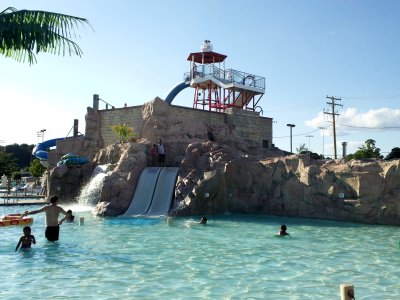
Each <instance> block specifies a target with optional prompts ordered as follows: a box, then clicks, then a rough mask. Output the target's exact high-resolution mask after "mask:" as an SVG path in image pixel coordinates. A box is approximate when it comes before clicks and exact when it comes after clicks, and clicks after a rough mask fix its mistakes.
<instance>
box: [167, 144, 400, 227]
mask: <svg viewBox="0 0 400 300" xmlns="http://www.w3.org/2000/svg"><path fill="white" fill-rule="evenodd" d="M399 165H400V161H399V160H393V161H370V162H362V161H355V160H352V161H350V162H347V163H344V162H339V161H333V160H313V159H310V158H309V157H308V156H305V155H291V156H286V157H276V158H269V159H263V160H259V161H257V160H252V159H250V158H248V157H238V156H235V155H234V154H233V153H232V150H231V149H229V148H224V147H220V146H219V145H218V144H216V143H213V142H207V143H194V144H191V145H189V147H188V148H187V152H186V156H185V158H184V160H183V161H182V164H181V169H180V173H179V178H178V181H177V184H176V194H175V196H176V199H175V203H174V210H173V212H172V213H173V214H175V215H180V216H182V215H200V214H215V213H224V212H231V213H263V214H275V215H285V216H300V217H313V218H324V219H332V220H345V221H354V222H363V223H377V224H400V168H399Z"/></svg>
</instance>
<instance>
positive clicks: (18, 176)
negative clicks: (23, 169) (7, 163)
mask: <svg viewBox="0 0 400 300" xmlns="http://www.w3.org/2000/svg"><path fill="white" fill-rule="evenodd" d="M11 178H12V180H15V181H16V182H20V181H21V178H22V175H21V173H20V172H14V173H12V174H11Z"/></svg>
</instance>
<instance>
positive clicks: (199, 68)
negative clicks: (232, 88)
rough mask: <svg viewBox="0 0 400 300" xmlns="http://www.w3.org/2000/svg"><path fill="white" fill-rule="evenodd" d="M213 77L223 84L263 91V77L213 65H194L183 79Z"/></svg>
mask: <svg viewBox="0 0 400 300" xmlns="http://www.w3.org/2000/svg"><path fill="white" fill-rule="evenodd" d="M209 76H212V77H215V78H218V79H219V80H221V81H223V82H224V83H237V84H241V85H244V86H250V87H255V88H258V89H263V90H265V77H261V76H257V75H254V74H250V73H246V72H243V71H238V70H234V69H226V70H223V69H220V68H218V67H216V66H214V65H210V64H205V65H195V66H194V67H193V69H192V70H191V72H188V73H185V74H184V78H185V79H187V78H190V79H194V78H198V77H201V78H204V77H209Z"/></svg>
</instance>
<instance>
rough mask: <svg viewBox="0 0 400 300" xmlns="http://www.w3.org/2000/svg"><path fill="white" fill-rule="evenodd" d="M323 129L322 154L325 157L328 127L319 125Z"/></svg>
mask: <svg viewBox="0 0 400 300" xmlns="http://www.w3.org/2000/svg"><path fill="white" fill-rule="evenodd" d="M318 128H319V129H321V130H322V156H323V157H324V158H325V129H326V127H318Z"/></svg>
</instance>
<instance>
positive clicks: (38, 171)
mask: <svg viewBox="0 0 400 300" xmlns="http://www.w3.org/2000/svg"><path fill="white" fill-rule="evenodd" d="M44 171H46V168H45V167H43V166H42V164H41V163H40V160H39V159H34V160H32V162H31V166H30V167H29V172H31V174H32V176H34V177H41V176H42V175H43V173H44Z"/></svg>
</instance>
